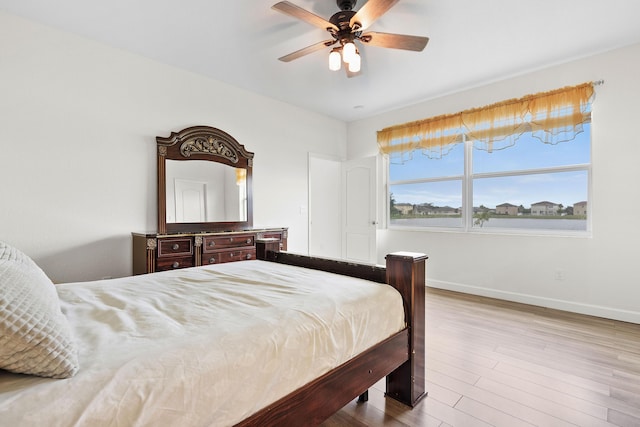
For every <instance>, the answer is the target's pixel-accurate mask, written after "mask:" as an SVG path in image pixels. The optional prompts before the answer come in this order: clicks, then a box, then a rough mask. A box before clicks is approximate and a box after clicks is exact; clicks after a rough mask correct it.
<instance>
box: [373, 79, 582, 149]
mask: <svg viewBox="0 0 640 427" xmlns="http://www.w3.org/2000/svg"><path fill="white" fill-rule="evenodd" d="M593 92H594V90H593V83H583V84H581V85H578V86H572V87H565V88H562V89H556V90H552V91H549V92H542V93H538V94H535V95H527V96H524V97H522V98H518V99H510V100H507V101H502V102H498V103H495V104H492V105H487V106H485V107H480V108H474V109H470V110H465V111H462V112H459V113H455V114H447V115H441V116H437V117H432V118H429V119H424V120H418V121H415V122H409V123H404V124H401V125H396V126H391V127H388V128H385V129H382V130H381V131H378V145H379V147H380V152H381V153H383V154H391V155H394V157H396V158H397V157H399V158H400V159H405V158H407V157H410V156H411V154H412V153H413V152H414V151H415V150H421V151H422V152H423V153H424V154H427V155H428V156H430V157H436V158H437V157H440V156H442V155H444V154H446V153H447V152H448V151H449V150H451V148H453V145H454V144H455V143H458V142H462V141H463V140H464V138H465V137H466V139H469V140H473V141H474V145H475V147H476V148H480V149H485V150H488V151H492V150H494V149H495V150H498V149H502V148H506V147H509V146H511V145H514V144H515V141H516V140H517V139H518V137H520V135H522V134H523V133H525V132H532V134H533V135H534V136H535V137H537V138H538V139H540V140H541V141H542V142H544V143H547V144H557V143H559V142H563V141H569V140H572V139H574V138H575V136H576V135H577V134H578V133H580V132H582V125H583V124H584V123H586V122H588V121H589V120H590V118H591V107H590V106H591V98H592V97H593ZM463 135H464V136H463Z"/></svg>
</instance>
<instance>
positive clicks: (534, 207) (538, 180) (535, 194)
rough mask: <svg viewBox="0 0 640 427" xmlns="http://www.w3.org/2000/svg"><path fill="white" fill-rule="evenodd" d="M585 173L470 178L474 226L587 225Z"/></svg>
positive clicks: (568, 227)
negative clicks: (471, 182) (471, 179)
mask: <svg viewBox="0 0 640 427" xmlns="http://www.w3.org/2000/svg"><path fill="white" fill-rule="evenodd" d="M587 194H588V173H587V171H586V170H585V171H578V172H557V173H547V174H531V175H521V176H509V177H500V178H479V179H474V180H473V206H474V208H473V209H474V225H473V226H474V227H483V228H490V227H493V228H511V229H513V228H515V229H522V228H526V229H547V230H581V231H585V230H586V229H587Z"/></svg>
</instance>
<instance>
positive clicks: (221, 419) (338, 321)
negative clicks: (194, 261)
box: [0, 260, 405, 427]
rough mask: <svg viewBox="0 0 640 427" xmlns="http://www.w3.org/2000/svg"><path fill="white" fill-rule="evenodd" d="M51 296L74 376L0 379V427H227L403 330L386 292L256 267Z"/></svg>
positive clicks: (356, 282) (108, 283)
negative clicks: (73, 354)
mask: <svg viewBox="0 0 640 427" xmlns="http://www.w3.org/2000/svg"><path fill="white" fill-rule="evenodd" d="M57 291H58V295H59V297H60V301H61V306H62V310H63V313H64V314H65V315H66V316H67V318H68V319H69V322H70V323H71V327H72V332H73V337H74V340H75V341H76V342H77V345H78V348H79V350H78V352H79V354H78V360H79V363H80V370H79V372H78V373H77V374H76V375H75V376H74V377H73V378H69V379H47V378H39V377H34V376H27V375H20V374H12V373H9V372H5V371H0V420H1V421H0V423H1V424H2V425H7V426H18V425H20V426H42V425H47V426H65V427H66V426H118V427H125V426H126V427H129V426H181V427H182V426H228V425H233V424H236V423H237V422H239V421H241V420H243V419H244V418H247V417H248V416H250V415H251V414H253V413H254V412H256V411H258V410H259V409H261V408H263V407H265V406H267V405H268V404H270V403H272V402H274V401H276V400H278V399H279V398H281V397H283V396H285V395H287V394H288V393H290V392H292V391H295V390H296V389H298V388H300V387H301V386H303V385H304V384H306V383H308V382H309V381H311V380H313V379H314V378H317V377H319V376H321V375H322V374H324V373H326V372H328V371H329V370H331V369H333V368H335V367H337V366H339V365H340V364H342V363H344V362H345V361H347V360H349V359H350V358H352V357H354V356H355V355H357V354H359V353H361V352H362V351H364V350H365V349H367V348H369V347H371V346H372V345H374V344H375V343H378V342H380V341H382V340H383V339H385V338H387V337H389V336H391V335H393V334H394V333H396V332H398V331H400V330H401V329H403V328H404V327H405V321H404V310H403V306H402V299H401V296H400V294H399V293H398V292H397V291H396V290H395V289H393V288H392V287H391V286H388V285H384V284H378V283H373V282H369V281H365V280H360V279H354V278H349V277H346V276H340V275H336V274H331V273H326V272H321V271H316V270H309V269H304V268H299V267H293V266H288V265H282V264H276V263H271V262H266V261H259V260H254V261H243V262H236V263H228V264H220V265H216V266H206V267H195V268H187V269H182V270H175V271H168V272H162V273H154V274H147V275H142V276H134V277H125V278H120V279H113V280H103V281H95V282H82V283H67V284H62V285H58V286H57Z"/></svg>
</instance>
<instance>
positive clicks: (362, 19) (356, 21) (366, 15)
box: [349, 0, 398, 30]
mask: <svg viewBox="0 0 640 427" xmlns="http://www.w3.org/2000/svg"><path fill="white" fill-rule="evenodd" d="M396 3H398V0H369V1H368V2H366V3H365V5H364V6H362V7H361V8H360V10H358V12H357V13H356V14H355V15H353V16H352V17H351V21H350V22H349V25H350V26H351V28H353V29H354V30H364V29H366V28H368V27H369V26H370V25H371V24H373V23H374V22H375V21H376V20H377V19H378V18H380V17H381V16H382V15H384V13H385V12H386V11H387V10H389V9H391V8H392V7H393V5H395V4H396Z"/></svg>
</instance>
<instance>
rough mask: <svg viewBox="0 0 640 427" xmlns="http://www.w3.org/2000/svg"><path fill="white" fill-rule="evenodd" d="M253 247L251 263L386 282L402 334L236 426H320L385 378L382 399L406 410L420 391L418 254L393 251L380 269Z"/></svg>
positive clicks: (421, 266) (267, 242)
mask: <svg viewBox="0 0 640 427" xmlns="http://www.w3.org/2000/svg"><path fill="white" fill-rule="evenodd" d="M256 243H257V247H256V249H257V258H258V259H262V260H267V261H271V262H278V263H282V264H289V265H296V266H300V267H305V268H312V269H316V270H323V271H329V272H333V273H338V274H343V275H347V276H351V277H358V278H362V279H366V280H371V281H375V282H378V283H388V284H389V285H391V286H393V287H394V288H396V289H397V290H398V291H399V292H400V294H401V295H402V298H403V301H404V308H405V319H406V323H407V327H406V329H404V330H402V331H400V332H399V333H397V334H395V335H393V336H392V337H390V338H388V339H387V340H385V341H383V342H381V343H379V344H377V345H375V346H373V347H371V348H370V349H368V350H366V351H365V352H363V353H361V354H360V355H358V356H356V357H355V358H353V359H351V360H350V361H348V362H346V363H345V364H343V365H341V366H339V367H338V368H336V369H334V370H332V371H330V372H328V373H327V374H325V375H323V376H322V377H320V378H318V379H316V380H314V381H313V382H311V383H309V384H307V385H306V386H304V387H302V388H300V389H298V390H297V391H295V392H293V393H291V394H289V395H287V396H285V397H284V398H282V399H280V400H279V401H277V402H275V403H274V404H272V405H270V406H269V407H267V408H264V409H262V410H261V411H259V412H257V413H256V414H254V415H253V416H251V417H249V418H248V419H246V420H244V421H243V422H242V423H240V424H238V425H239V426H266V425H278V426H281V425H282V426H285V425H300V422H301V420H304V422H305V425H317V424H320V423H322V421H324V420H325V419H326V418H328V417H330V416H331V415H332V414H334V413H335V412H336V411H338V410H340V409H341V408H342V407H344V405H346V404H347V403H349V402H350V401H351V400H353V399H355V398H356V397H358V396H359V395H361V394H362V393H364V392H365V391H366V390H367V389H368V388H369V387H371V386H372V385H373V384H375V383H376V382H377V381H378V380H380V379H381V378H384V377H385V376H386V377H387V380H386V386H387V392H386V395H387V396H388V397H391V398H393V399H396V400H398V401H400V402H402V403H404V404H406V405H409V406H411V407H413V406H415V405H416V404H417V403H418V402H419V401H420V400H421V399H422V398H423V397H424V396H426V392H425V372H424V370H425V354H424V352H425V313H424V309H425V305H424V303H425V301H424V297H425V273H426V267H425V261H426V259H427V256H426V255H424V254H417V253H410V252H397V253H393V254H389V255H387V257H386V264H387V265H386V268H385V267H381V266H372V265H364V264H357V263H351V262H346V261H339V260H329V259H324V258H315V257H308V256H304V255H296V254H291V253H287V252H278V245H277V242H275V239H263V240H259V241H257V242H256Z"/></svg>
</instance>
